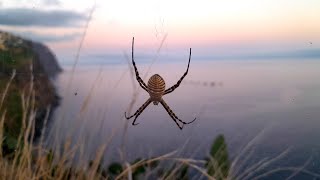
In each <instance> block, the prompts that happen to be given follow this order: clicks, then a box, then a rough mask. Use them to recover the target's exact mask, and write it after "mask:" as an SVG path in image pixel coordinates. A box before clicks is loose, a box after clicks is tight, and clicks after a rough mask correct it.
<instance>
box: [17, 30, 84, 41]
mask: <svg viewBox="0 0 320 180" xmlns="http://www.w3.org/2000/svg"><path fill="white" fill-rule="evenodd" d="M11 33H13V34H15V35H18V36H20V37H22V38H25V39H30V40H32V41H37V42H62V41H72V40H74V39H76V38H78V37H79V36H81V35H82V34H81V33H70V34H63V35H53V34H38V33H35V32H32V31H23V32H21V31H14V32H12V31H11Z"/></svg>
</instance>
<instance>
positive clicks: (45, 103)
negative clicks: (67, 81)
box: [0, 31, 62, 153]
mask: <svg viewBox="0 0 320 180" xmlns="http://www.w3.org/2000/svg"><path fill="white" fill-rule="evenodd" d="M61 71H62V69H61V67H60V66H59V65H58V63H57V61H56V59H55V56H54V54H53V53H52V52H51V51H50V50H49V48H47V47H46V46H45V45H42V44H40V43H36V42H32V41H29V40H25V39H22V38H20V37H17V36H14V35H12V34H10V33H6V32H2V31H0V98H1V99H3V102H2V101H1V99H0V117H2V116H5V117H4V119H5V120H4V134H3V135H4V142H3V151H4V152H5V153H6V152H11V151H12V150H13V149H14V148H15V146H16V143H17V138H18V135H19V134H20V132H21V128H22V125H23V120H24V119H26V118H25V117H28V116H26V114H30V113H32V110H35V111H36V115H35V117H36V118H35V120H36V121H35V136H38V135H39V133H40V130H41V127H42V124H43V120H44V117H45V115H46V109H47V107H49V106H51V107H52V108H54V107H55V106H57V105H58V101H59V97H58V96H57V93H56V91H55V88H54V86H53V83H52V82H51V79H53V78H54V76H56V75H57V74H58V73H59V72H61ZM13 72H15V76H14V78H13V79H12V81H10V79H11V77H12V74H13ZM9 82H11V83H10V86H9V88H8V89H7V91H6V87H7V86H8V84H9ZM23 98H24V99H23ZM28 99H29V101H26V100H28ZM28 102H29V104H28ZM23 103H24V104H23ZM26 106H28V107H29V108H27V112H25V111H26Z"/></svg>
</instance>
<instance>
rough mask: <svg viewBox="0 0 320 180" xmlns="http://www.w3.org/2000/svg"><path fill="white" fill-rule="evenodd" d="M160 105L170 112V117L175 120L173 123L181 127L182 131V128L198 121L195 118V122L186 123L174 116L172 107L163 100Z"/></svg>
mask: <svg viewBox="0 0 320 180" xmlns="http://www.w3.org/2000/svg"><path fill="white" fill-rule="evenodd" d="M160 103H161V104H162V106H163V107H164V109H165V110H166V111H167V112H168V114H169V116H170V117H171V118H172V119H173V121H174V122H175V123H176V124H177V126H178V127H179V129H180V130H182V128H183V126H184V125H185V124H191V123H193V122H194V121H195V120H196V118H194V120H192V121H190V122H184V121H182V120H181V119H179V118H178V117H177V116H176V115H175V114H174V112H173V111H172V110H171V109H170V107H169V106H168V105H167V103H166V102H165V101H164V100H163V99H161V101H160ZM177 120H178V121H179V122H181V123H182V126H181V125H180V124H179V123H178V121H177Z"/></svg>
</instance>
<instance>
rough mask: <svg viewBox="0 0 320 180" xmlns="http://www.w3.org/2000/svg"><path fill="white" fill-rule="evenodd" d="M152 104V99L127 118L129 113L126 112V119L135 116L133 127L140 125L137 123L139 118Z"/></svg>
mask: <svg viewBox="0 0 320 180" xmlns="http://www.w3.org/2000/svg"><path fill="white" fill-rule="evenodd" d="M150 103H151V99H150V98H149V99H148V100H147V101H146V102H145V103H144V104H143V105H142V106H141V107H140V108H139V109H138V110H137V111H136V112H135V113H134V114H133V115H132V116H129V117H127V113H126V112H125V113H124V115H125V117H126V119H130V118H132V117H133V116H135V118H134V120H133V122H132V125H134V126H135V125H138V124H139V123H135V122H136V120H137V118H138V116H139V115H140V114H141V113H142V111H143V110H144V109H145V108H146V107H147V106H148V105H149V104H150Z"/></svg>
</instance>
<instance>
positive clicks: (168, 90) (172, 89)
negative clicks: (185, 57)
mask: <svg viewBox="0 0 320 180" xmlns="http://www.w3.org/2000/svg"><path fill="white" fill-rule="evenodd" d="M190 59H191V48H190V54H189V62H188V67H187V71H186V72H185V73H184V74H183V76H182V77H181V78H180V79H179V81H178V82H177V84H175V85H173V86H172V87H170V88H169V89H167V90H165V91H164V94H163V95H165V94H169V93H171V92H173V91H174V90H175V89H176V88H177V87H179V85H180V84H181V82H182V80H183V78H184V77H186V75H187V74H188V70H189V65H190Z"/></svg>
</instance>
